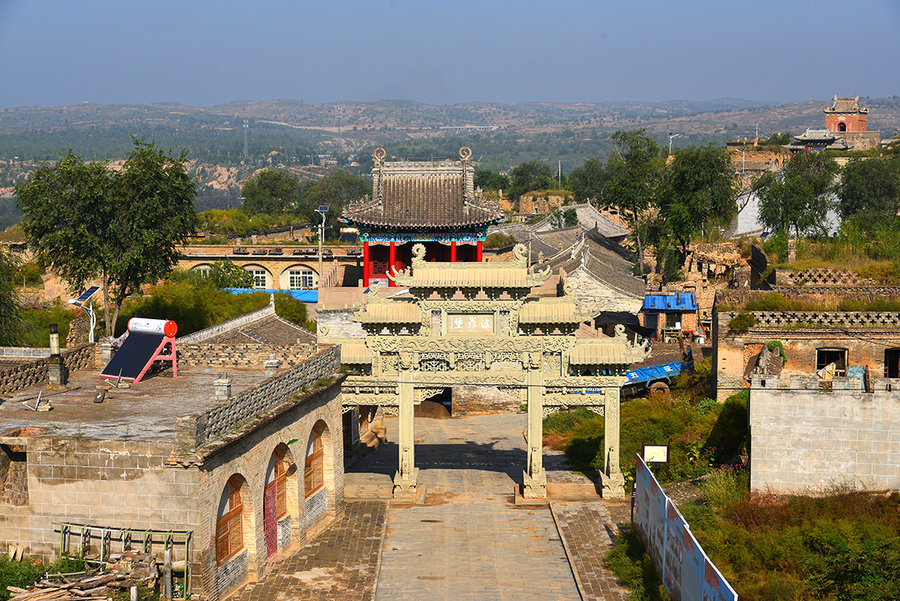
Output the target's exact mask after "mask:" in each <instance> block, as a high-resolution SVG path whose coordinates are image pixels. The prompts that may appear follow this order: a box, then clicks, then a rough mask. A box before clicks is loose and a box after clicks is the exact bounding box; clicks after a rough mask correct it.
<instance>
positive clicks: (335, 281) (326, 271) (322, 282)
mask: <svg viewBox="0 0 900 601" xmlns="http://www.w3.org/2000/svg"><path fill="white" fill-rule="evenodd" d="M341 275H342V272H341V267H340V265H338V262H337V259H335V260H334V261H332V262H331V263H329V264H328V265H326V266H325V267H324V268H323V269H322V275H320V276H319V288H334V287H337V286H340V285H341V282H340V277H341Z"/></svg>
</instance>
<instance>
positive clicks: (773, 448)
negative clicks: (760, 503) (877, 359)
mask: <svg viewBox="0 0 900 601" xmlns="http://www.w3.org/2000/svg"><path fill="white" fill-rule="evenodd" d="M872 383H873V387H874V389H875V390H874V392H871V393H866V392H862V391H861V390H860V385H861V382H860V380H859V379H858V378H835V379H834V381H833V382H832V387H833V389H832V390H820V388H819V382H818V380H817V379H816V378H814V377H813V378H809V377H802V376H793V377H784V376H783V377H782V378H780V379H777V378H774V379H773V378H769V379H768V380H766V379H764V378H760V377H756V378H754V381H753V386H752V387H751V389H750V438H751V440H750V442H751V445H750V446H751V449H752V451H751V457H750V488H751V490H752V491H764V490H771V491H773V492H776V493H797V492H807V491H810V492H817V491H822V490H824V489H827V488H828V487H830V486H833V485H845V486H846V485H849V486H852V487H854V488H867V489H875V490H878V489H885V488H892V489H900V380H886V379H873V380H872ZM888 388H890V390H888Z"/></svg>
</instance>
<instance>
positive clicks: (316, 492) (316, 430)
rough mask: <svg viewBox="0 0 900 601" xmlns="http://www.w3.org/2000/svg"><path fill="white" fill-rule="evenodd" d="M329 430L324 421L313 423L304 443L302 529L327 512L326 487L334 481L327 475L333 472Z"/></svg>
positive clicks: (331, 485)
mask: <svg viewBox="0 0 900 601" xmlns="http://www.w3.org/2000/svg"><path fill="white" fill-rule="evenodd" d="M333 461H334V459H333V457H332V443H331V432H330V431H329V429H328V426H327V425H326V424H325V422H324V421H322V420H319V421H317V422H316V423H315V425H314V426H313V428H312V431H311V432H310V434H309V439H308V442H307V445H306V460H305V461H304V469H303V494H304V497H305V513H304V516H303V522H304V524H303V526H304V529H306V528H309V527H311V526H313V525H315V524H316V523H318V522H319V521H321V520H322V519H323V518H325V516H326V515H327V514H328V506H329V498H328V497H329V494H328V489H329V488H332V487H333V485H334V483H333V482H332V481H331V479H330V478H328V477H327V475H330V474H332V473H333Z"/></svg>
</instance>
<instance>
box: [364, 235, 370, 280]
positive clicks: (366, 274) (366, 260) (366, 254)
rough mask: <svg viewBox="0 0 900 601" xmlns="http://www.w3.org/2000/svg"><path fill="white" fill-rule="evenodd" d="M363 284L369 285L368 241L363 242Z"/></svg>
mask: <svg viewBox="0 0 900 601" xmlns="http://www.w3.org/2000/svg"><path fill="white" fill-rule="evenodd" d="M363 286H364V287H366V288H368V287H369V243H368V241H366V242H363Z"/></svg>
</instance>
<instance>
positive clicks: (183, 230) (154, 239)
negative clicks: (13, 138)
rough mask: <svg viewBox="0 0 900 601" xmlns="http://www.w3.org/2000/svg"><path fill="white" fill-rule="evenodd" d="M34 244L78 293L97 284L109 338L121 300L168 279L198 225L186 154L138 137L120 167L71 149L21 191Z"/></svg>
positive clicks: (28, 232) (27, 229) (21, 204)
mask: <svg viewBox="0 0 900 601" xmlns="http://www.w3.org/2000/svg"><path fill="white" fill-rule="evenodd" d="M16 193H17V196H18V204H19V208H20V209H21V210H22V212H23V213H24V217H23V218H22V230H23V232H24V233H25V236H26V239H27V241H28V244H29V246H31V247H32V248H33V249H35V250H36V251H37V253H38V254H39V255H40V258H41V260H42V261H43V262H44V264H45V265H48V266H49V267H50V268H51V269H53V270H54V271H56V272H57V273H58V274H59V275H60V276H62V277H63V278H64V279H65V280H66V281H67V282H68V283H69V286H70V287H71V289H72V290H73V291H74V292H77V291H79V289H81V288H83V287H84V285H85V284H86V283H88V282H89V281H91V280H94V279H99V280H100V283H101V287H102V289H103V296H104V298H105V301H106V302H105V306H104V317H105V322H106V331H107V333H110V334H111V333H112V326H113V324H114V323H115V320H116V317H117V316H118V313H119V309H120V308H121V306H122V302H123V301H124V300H125V297H126V296H128V295H129V294H133V293H135V292H138V291H139V290H140V286H141V285H142V284H145V283H149V282H155V281H157V280H158V279H160V278H162V277H163V276H165V275H166V274H167V273H168V272H169V271H171V269H172V267H173V266H174V265H175V263H176V261H177V259H178V253H177V251H176V245H178V244H181V243H183V242H184V241H185V240H186V238H187V236H188V235H190V234H191V233H193V232H194V231H195V229H196V226H197V214H196V213H195V212H194V208H193V200H194V196H195V188H194V182H193V181H192V180H191V178H190V177H188V174H187V153H186V151H183V152H182V153H181V154H180V155H179V156H177V157H174V156H172V155H171V154H168V153H165V152H163V151H161V150H158V149H157V148H156V147H155V145H154V144H153V143H152V142H150V143H148V142H144V141H143V140H138V139H135V140H134V148H133V149H132V151H131V152H130V153H129V155H128V158H127V159H126V161H125V163H124V165H123V166H122V169H121V170H120V171H113V170H111V169H110V168H109V167H107V165H105V164H103V163H84V162H83V161H82V160H81V159H79V158H78V157H77V156H76V155H75V154H73V153H72V152H71V151H70V152H67V153H66V154H65V155H63V157H62V159H61V160H60V161H59V162H58V163H56V164H55V165H50V164H45V165H42V166H41V167H39V168H38V169H37V170H36V171H35V172H34V173H33V174H32V176H31V178H30V179H28V180H27V181H26V182H25V183H24V184H22V185H20V186H18V187H17V189H16Z"/></svg>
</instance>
